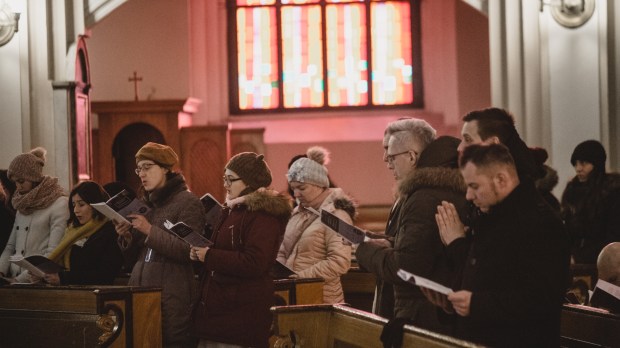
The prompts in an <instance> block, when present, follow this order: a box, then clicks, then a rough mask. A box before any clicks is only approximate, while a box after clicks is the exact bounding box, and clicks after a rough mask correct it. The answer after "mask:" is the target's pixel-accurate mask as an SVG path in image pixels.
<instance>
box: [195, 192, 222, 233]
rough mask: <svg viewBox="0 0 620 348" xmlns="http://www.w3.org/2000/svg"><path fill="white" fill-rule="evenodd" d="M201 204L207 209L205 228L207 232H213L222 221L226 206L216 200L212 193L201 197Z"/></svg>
mask: <svg viewBox="0 0 620 348" xmlns="http://www.w3.org/2000/svg"><path fill="white" fill-rule="evenodd" d="M200 202H202V205H203V206H204V207H205V226H206V230H209V231H212V230H213V229H214V228H215V227H216V226H215V225H216V224H217V223H218V222H219V221H220V217H221V216H222V210H223V209H224V206H223V205H222V204H221V203H220V202H218V201H217V199H215V197H213V196H212V195H211V194H210V193H207V194H205V195H204V196H202V197H200Z"/></svg>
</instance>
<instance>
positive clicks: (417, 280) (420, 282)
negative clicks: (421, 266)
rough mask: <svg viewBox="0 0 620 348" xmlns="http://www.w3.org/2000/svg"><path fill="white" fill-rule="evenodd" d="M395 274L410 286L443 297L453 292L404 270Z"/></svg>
mask: <svg viewBox="0 0 620 348" xmlns="http://www.w3.org/2000/svg"><path fill="white" fill-rule="evenodd" d="M396 274H398V276H399V277H400V278H401V279H402V280H404V281H406V282H409V283H411V284H414V285H417V286H420V287H423V288H427V289H430V290H433V291H436V292H438V293H440V294H444V295H449V294H451V293H453V292H454V291H452V289H450V288H449V287H447V286H443V285H441V284H439V283H436V282H434V281H432V280H430V279H426V278H424V277H420V276H418V275H415V274H413V273H409V272H407V271H405V270H404V269H402V268H401V269H399V270H398V272H396Z"/></svg>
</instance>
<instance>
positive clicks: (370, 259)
mask: <svg viewBox="0 0 620 348" xmlns="http://www.w3.org/2000/svg"><path fill="white" fill-rule="evenodd" d="M407 122H408V124H409V126H408V127H407V128H406V130H399V131H396V132H394V133H392V134H391V135H390V137H389V140H388V148H387V151H386V155H385V160H386V162H387V163H388V168H389V169H390V170H391V171H392V172H393V175H394V178H395V179H396V180H397V182H398V192H399V200H400V201H401V203H400V204H402V207H401V208H400V212H399V214H398V217H397V219H396V222H395V223H396V226H394V228H395V230H396V233H395V236H394V245H393V246H392V245H390V243H389V242H388V241H386V240H369V241H367V242H364V243H361V244H360V245H359V246H358V248H357V251H356V256H357V260H358V262H359V264H360V265H361V266H363V267H364V268H366V269H367V270H370V271H371V272H373V273H374V274H375V275H377V278H380V279H382V280H383V281H385V282H388V283H391V284H393V286H394V298H395V304H394V319H392V320H390V322H389V323H388V324H387V325H386V326H385V327H384V329H383V333H382V335H381V340H382V341H383V343H384V346H385V347H398V346H400V343H401V342H402V327H403V325H404V324H406V323H408V324H413V325H416V326H419V327H422V328H425V329H429V330H433V331H437V332H443V333H447V330H448V328H447V327H446V326H444V325H442V324H440V323H439V321H438V318H437V311H436V309H435V308H434V306H433V305H432V304H431V303H430V302H429V301H428V300H426V298H425V297H424V295H423V294H422V293H421V292H420V290H419V289H418V288H417V287H415V286H412V285H411V284H408V283H405V282H404V281H403V280H402V279H400V278H399V277H398V275H397V271H398V270H399V269H401V268H402V269H404V270H406V271H408V272H411V273H414V274H417V275H420V276H423V277H425V278H429V279H431V280H434V281H437V282H440V283H443V284H450V283H451V282H452V273H451V268H450V267H449V265H448V260H447V259H446V258H445V256H444V246H443V244H442V243H441V240H440V238H439V232H438V230H437V224H436V223H435V212H436V209H437V205H438V204H441V201H449V202H452V203H454V204H455V206H456V207H458V209H459V212H462V213H463V214H464V213H465V211H466V209H465V208H466V201H465V185H464V183H463V179H462V177H461V174H460V173H459V171H458V169H457V158H458V152H457V146H458V144H459V140H458V139H456V138H453V137H439V138H436V131H435V130H434V129H433V128H432V127H431V126H430V125H429V124H428V123H427V122H426V121H424V120H420V119H411V120H408V121H407Z"/></svg>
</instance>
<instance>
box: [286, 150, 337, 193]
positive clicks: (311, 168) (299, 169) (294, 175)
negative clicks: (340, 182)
mask: <svg viewBox="0 0 620 348" xmlns="http://www.w3.org/2000/svg"><path fill="white" fill-rule="evenodd" d="M306 154H307V155H308V158H304V157H302V158H300V159H298V160H297V161H295V162H294V163H293V164H292V165H291V167H290V168H289V169H288V173H287V175H286V177H287V179H288V182H289V183H290V182H293V181H296V182H303V183H306V184H311V185H315V186H319V187H329V178H328V177H327V168H325V166H324V165H323V163H326V162H329V152H327V150H326V149H324V148H322V147H319V146H315V147H311V148H310V149H308V152H307V153H306Z"/></svg>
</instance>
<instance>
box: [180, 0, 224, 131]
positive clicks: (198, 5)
mask: <svg viewBox="0 0 620 348" xmlns="http://www.w3.org/2000/svg"><path fill="white" fill-rule="evenodd" d="M188 16H189V26H190V28H189V33H190V34H189V35H190V37H189V50H190V54H189V59H190V61H189V79H190V95H191V97H192V98H198V99H200V100H201V101H202V105H200V107H199V108H198V112H197V113H196V114H195V115H194V118H193V124H194V125H207V124H222V123H224V122H226V120H227V117H228V112H229V111H228V84H227V81H228V75H227V74H228V68H227V66H228V61H227V57H228V54H227V52H226V49H225V48H226V47H227V44H226V41H227V26H226V25H227V24H226V1H225V0H210V1H203V0H190V1H188Z"/></svg>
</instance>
